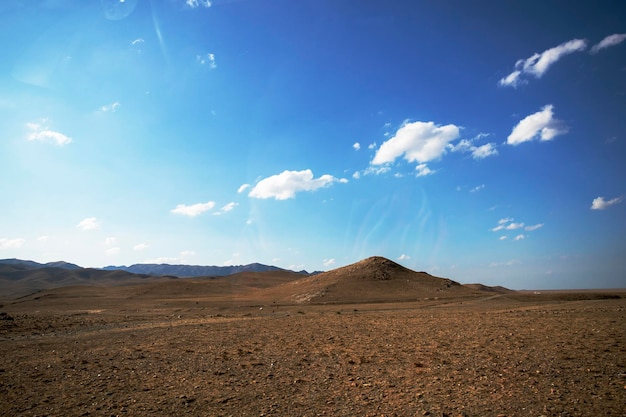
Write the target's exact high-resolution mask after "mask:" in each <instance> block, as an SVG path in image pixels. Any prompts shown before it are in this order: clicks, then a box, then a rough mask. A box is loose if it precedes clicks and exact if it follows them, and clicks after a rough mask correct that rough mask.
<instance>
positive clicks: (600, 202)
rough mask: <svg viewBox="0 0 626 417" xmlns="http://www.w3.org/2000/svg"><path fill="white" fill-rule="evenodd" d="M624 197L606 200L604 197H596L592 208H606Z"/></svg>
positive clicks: (619, 201)
mask: <svg viewBox="0 0 626 417" xmlns="http://www.w3.org/2000/svg"><path fill="white" fill-rule="evenodd" d="M623 199H624V197H615V198H612V199H610V200H605V199H604V197H596V198H594V199H593V201H592V202H591V210H605V209H607V208H609V207H611V206H614V205H615V204H619V203H621V202H622V200H623Z"/></svg>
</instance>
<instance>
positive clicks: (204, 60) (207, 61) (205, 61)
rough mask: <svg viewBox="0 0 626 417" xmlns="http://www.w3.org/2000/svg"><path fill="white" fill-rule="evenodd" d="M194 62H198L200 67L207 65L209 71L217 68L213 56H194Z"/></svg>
mask: <svg viewBox="0 0 626 417" xmlns="http://www.w3.org/2000/svg"><path fill="white" fill-rule="evenodd" d="M196 61H198V62H199V63H200V65H208V66H209V68H211V69H215V68H217V64H216V63H215V55H214V54H206V55H196Z"/></svg>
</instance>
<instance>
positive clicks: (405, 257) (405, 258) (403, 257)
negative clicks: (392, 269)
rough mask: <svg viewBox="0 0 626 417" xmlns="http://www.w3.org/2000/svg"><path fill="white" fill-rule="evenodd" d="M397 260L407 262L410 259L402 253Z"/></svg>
mask: <svg viewBox="0 0 626 417" xmlns="http://www.w3.org/2000/svg"><path fill="white" fill-rule="evenodd" d="M397 259H398V260H399V261H406V260H408V259H411V257H410V256H409V255H406V254H404V253H403V254H402V255H400V256H398V258H397Z"/></svg>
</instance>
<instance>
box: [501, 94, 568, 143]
mask: <svg viewBox="0 0 626 417" xmlns="http://www.w3.org/2000/svg"><path fill="white" fill-rule="evenodd" d="M552 109H553V106H552V105H551V104H548V105H547V106H544V107H543V109H541V111H538V112H537V113H533V114H531V115H529V116H526V117H525V118H523V119H522V120H521V121H520V122H519V123H518V124H517V125H516V126H515V127H514V128H513V131H512V132H511V134H510V135H509V137H508V138H507V140H506V143H507V144H509V145H519V144H520V143H524V142H528V141H531V140H533V139H536V138H537V137H539V139H540V140H542V141H547V140H551V139H553V138H554V137H556V136H558V135H562V134H564V133H567V126H565V125H564V124H563V123H562V122H561V121H559V120H556V119H554V118H553V113H552Z"/></svg>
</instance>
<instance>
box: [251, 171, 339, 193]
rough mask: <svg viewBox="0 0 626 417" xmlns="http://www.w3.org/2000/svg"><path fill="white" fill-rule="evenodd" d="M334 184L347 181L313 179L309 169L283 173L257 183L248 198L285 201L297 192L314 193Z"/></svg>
mask: <svg viewBox="0 0 626 417" xmlns="http://www.w3.org/2000/svg"><path fill="white" fill-rule="evenodd" d="M336 182H340V183H345V182H348V180H346V179H344V178H341V179H338V178H335V177H333V176H332V175H328V174H325V175H322V176H321V177H319V178H313V172H312V171H311V170H310V169H305V170H302V171H283V172H281V173H280V174H277V175H272V176H271V177H267V178H264V179H262V180H261V181H259V182H258V183H257V184H256V185H255V186H254V188H253V189H252V190H251V191H250V193H249V194H248V196H250V197H253V198H262V199H265V198H274V199H276V200H287V199H290V198H295V196H296V193H297V192H300V191H314V190H317V189H318V188H323V187H329V186H331V185H332V184H334V183H336Z"/></svg>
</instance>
